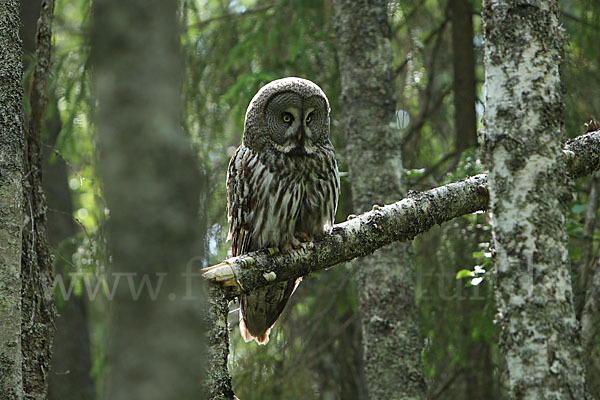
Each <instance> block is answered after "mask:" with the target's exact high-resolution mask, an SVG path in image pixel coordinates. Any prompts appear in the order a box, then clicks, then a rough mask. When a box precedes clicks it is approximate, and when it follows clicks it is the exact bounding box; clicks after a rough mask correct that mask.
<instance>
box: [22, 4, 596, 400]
mask: <svg viewBox="0 0 600 400" xmlns="http://www.w3.org/2000/svg"><path fill="white" fill-rule="evenodd" d="M98 2H99V3H100V1H98ZM26 3H29V2H26ZM24 10H25V7H24ZM480 10H481V3H480V1H478V0H475V1H472V2H471V1H468V0H448V2H437V1H431V0H399V1H390V2H388V20H389V21H390V25H391V29H392V49H393V54H394V71H395V74H396V81H395V83H396V85H395V87H396V93H395V96H396V99H397V105H396V116H397V120H396V126H395V129H396V131H397V134H398V135H399V137H400V138H401V139H402V154H403V164H404V167H405V169H406V178H407V180H406V181H407V186H408V189H409V190H423V189H426V188H429V187H434V186H438V185H439V184H442V183H446V182H449V181H453V180H457V179H460V178H462V177H465V176H467V175H472V174H475V173H478V172H480V171H481V163H480V161H479V158H478V157H479V156H478V152H477V150H476V144H475V138H474V135H475V133H476V129H477V128H479V127H481V125H480V117H481V113H482V111H483V104H482V98H483V96H482V95H481V84H482V82H483V67H482V61H481V59H482V54H481V51H482V37H481V27H480V17H479V13H480ZM561 10H562V16H563V23H564V26H565V29H566V31H567V33H568V34H569V37H570V43H569V45H568V47H567V48H566V54H565V62H564V64H563V65H562V77H563V85H564V89H565V97H564V100H565V112H564V118H565V131H566V134H567V136H569V137H574V136H577V135H579V134H581V133H583V132H584V127H583V123H584V122H586V121H587V120H589V118H590V117H593V116H595V117H598V115H599V114H600V113H599V111H600V97H599V96H597V93H598V92H599V91H600V73H599V72H600V71H598V69H599V65H600V49H599V48H598V46H597V40H596V35H597V31H598V28H600V26H598V22H597V21H598V20H599V19H598V13H599V12H600V11H598V10H600V2H599V1H598V0H565V1H562V2H561ZM24 12H25V11H24ZM177 12H178V14H177V15H178V18H179V20H180V24H181V27H182V30H181V32H180V38H181V41H180V43H181V52H180V54H179V57H180V59H181V62H182V64H183V65H184V72H183V85H182V87H181V93H182V97H183V98H182V103H181V104H182V105H183V107H182V108H181V121H182V129H183V131H184V132H185V133H186V134H187V136H188V138H189V139H190V140H191V141H192V142H193V144H194V149H196V150H197V153H198V156H199V157H198V159H199V160H201V163H200V165H199V168H200V169H201V171H202V174H203V176H204V177H205V181H204V184H203V186H204V192H203V193H202V194H201V198H200V202H201V204H202V205H203V206H202V207H200V209H199V217H198V224H199V229H200V231H204V230H205V231H206V236H205V239H204V241H203V244H202V245H201V246H202V247H203V248H202V249H199V250H198V252H197V253H198V254H204V255H205V256H204V258H203V261H202V263H203V265H210V264H214V263H216V262H218V261H220V260H222V259H223V258H225V257H226V255H227V249H228V244H227V243H226V242H225V238H226V232H227V221H226V212H225V207H226V201H225V174H226V170H227V163H228V161H229V158H230V157H231V155H232V154H233V151H234V150H235V148H236V147H237V146H238V145H239V143H240V140H241V134H242V130H243V117H244V113H245V110H246V107H247V105H248V103H249V101H250V99H251V98H252V96H253V95H254V94H255V93H256V91H257V90H258V89H259V88H260V87H261V86H262V85H263V84H265V83H266V82H268V81H270V80H273V79H277V78H281V77H284V76H300V77H304V78H307V79H310V80H312V81H314V82H316V83H317V84H319V85H320V86H321V87H322V88H323V90H324V91H325V93H326V94H327V95H328V97H329V100H330V102H331V107H332V141H333V143H334V145H335V147H336V149H337V153H338V163H339V167H340V171H341V172H342V196H341V203H340V206H339V208H338V216H337V221H342V220H344V219H345V218H346V216H347V215H349V214H350V213H351V211H352V195H351V191H350V185H349V181H348V177H347V171H348V166H347V158H346V157H347V155H346V153H345V147H346V135H345V132H344V131H343V130H342V129H341V114H340V113H341V109H340V101H339V100H340V99H339V97H340V93H341V88H340V73H339V69H338V62H337V57H336V47H335V43H336V40H335V39H336V38H335V32H334V29H333V27H334V24H333V20H332V18H333V6H332V2H331V0H324V1H317V0H273V1H272V2H269V1H261V2H259V1H254V0H248V1H244V0H234V1H228V0H196V1H193V0H189V1H188V0H186V1H180V2H179V3H178V10H177ZM55 16H56V17H55V22H54V33H55V36H54V41H55V62H54V72H53V74H52V75H51V79H50V83H49V88H50V89H49V90H50V92H51V93H50V98H51V102H50V105H49V107H48V115H47V119H48V121H54V124H52V123H48V124H47V125H46V136H45V137H46V138H47V139H46V144H47V145H48V151H47V154H46V156H47V163H46V164H45V165H46V167H45V168H46V169H47V171H45V177H47V178H48V181H47V182H50V179H52V182H54V183H53V184H52V185H51V186H52V187H53V188H55V189H57V190H58V189H59V188H62V191H61V194H60V195H61V196H66V197H63V200H60V201H58V202H57V203H55V204H56V205H55V206H52V205H51V204H52V201H51V199H52V198H53V197H52V196H54V195H51V191H50V188H49V189H48V202H49V204H50V209H49V214H48V219H49V234H50V235H51V238H50V245H51V247H52V250H53V253H54V254H55V265H56V267H55V268H56V271H58V272H60V271H67V272H92V273H99V274H101V273H105V272H106V269H107V268H109V256H108V254H109V253H108V252H107V249H106V240H105V236H106V234H105V228H106V225H105V224H106V221H107V219H108V216H109V215H110V212H109V210H108V207H107V206H106V203H105V198H104V191H103V190H102V188H103V187H104V184H105V183H103V182H102V179H101V178H100V173H99V166H100V163H99V161H98V160H99V159H98V152H97V149H96V144H95V143H96V126H95V125H94V118H93V113H94V110H95V107H96V100H95V97H94V96H95V93H93V91H92V90H91V75H92V69H91V67H90V65H91V64H90V58H89V54H90V35H89V32H90V29H91V25H90V23H91V20H92V19H93V17H94V16H93V14H92V12H91V9H90V3H89V2H86V1H83V0H58V1H57V2H56V12H55ZM24 21H25V19H24ZM25 26H27V25H26V24H24V28H25ZM29 26H30V25H29ZM27 29H30V28H27ZM132 29H133V28H132ZM27 34H28V35H31V34H32V33H27ZM140 34H141V33H140ZM24 35H25V33H24ZM23 37H24V39H25V36H23ZM156 56H157V57H161V56H163V57H166V55H162V54H156ZM26 57H27V55H26ZM52 98H54V100H52ZM473 110H474V111H475V113H473ZM53 132H54V133H53ZM131 167H132V168H135V166H133V165H132V166H131ZM53 168H54V169H59V170H61V171H62V172H57V174H58V175H57V176H59V177H55V175H54V172H52V169H53ZM591 182H592V179H591V178H585V179H581V180H578V181H577V182H574V184H573V189H574V191H575V193H576V196H575V197H574V200H573V201H572V202H571V204H570V214H569V220H568V232H569V235H570V236H569V237H570V249H569V250H570V255H571V258H572V263H573V276H574V282H575V284H576V286H575V287H576V289H575V292H576V293H577V295H578V296H580V297H581V296H585V293H586V290H587V289H588V288H587V285H588V282H587V281H583V282H581V281H580V280H579V279H578V277H579V276H580V275H581V274H580V272H579V263H580V261H581V260H580V259H581V256H582V254H584V258H585V260H584V261H585V263H587V264H589V263H591V264H593V265H596V262H595V261H594V260H597V258H598V246H597V241H594V240H593V239H597V235H598V233H597V230H593V231H592V234H591V238H592V240H589V237H590V234H589V233H588V234H587V235H584V222H585V220H586V210H587V203H588V193H589V191H590V187H591ZM67 187H68V190H69V192H68V193H67V192H66V189H67ZM56 196H59V194H57V195H56ZM69 202H70V203H69ZM70 204H71V205H70ZM593 211H594V212H593V213H592V215H596V213H597V210H593ZM588 214H589V213H588ZM67 215H68V216H70V217H71V221H70V222H69V221H68V219H64V221H63V225H61V226H64V227H65V229H64V230H62V228H61V231H60V232H59V231H58V230H57V231H56V233H52V232H53V231H52V229H54V228H56V229H58V226H59V224H60V223H59V221H58V220H59V219H61V216H62V217H66V216H67ZM53 220H55V221H56V222H52V221H53ZM73 221H74V223H73ZM53 226H54V228H53ZM490 236H491V234H490V230H489V225H488V220H487V216H486V214H485V213H480V214H476V215H470V216H465V217H463V218H459V219H456V220H454V221H452V222H450V223H447V224H444V225H443V226H441V227H439V228H436V229H433V230H431V231H430V232H428V233H426V234H425V235H423V236H421V237H419V238H417V239H416V240H415V241H414V242H413V250H414V252H415V258H414V265H415V269H416V302H417V307H418V310H417V311H418V315H419V324H420V332H421V335H422V339H423V342H424V344H425V349H424V352H423V354H422V357H423V362H424V366H425V376H426V379H427V381H428V387H429V392H430V397H431V398H433V399H455V398H469V399H491V398H493V399H504V398H506V397H507V394H506V387H505V379H506V376H505V373H504V366H503V361H502V355H501V354H499V353H498V349H497V346H496V339H497V337H496V336H497V332H496V329H495V327H494V323H493V320H494V313H495V305H494V300H493V289H492V282H491V281H490V279H491V276H490V274H489V273H488V272H489V269H490V267H491V261H490V248H489V246H490V245H489V244H490V240H491V238H490ZM586 238H587V239H586ZM353 274H354V266H353V264H347V265H344V266H340V267H338V268H334V269H332V270H331V271H327V272H323V273H318V274H314V275H312V276H311V277H308V278H306V279H305V281H304V283H303V284H302V285H301V286H300V287H299V288H298V290H297V293H296V294H295V295H294V297H293V299H292V301H291V304H290V305H289V306H288V309H287V311H286V312H285V313H284V315H283V316H282V318H281V320H280V322H279V323H278V324H277V326H276V327H275V329H274V331H273V333H272V334H271V341H270V343H269V345H268V346H256V345H254V344H245V343H243V340H242V339H241V338H240V337H239V334H238V332H237V312H236V308H237V306H235V305H232V307H231V308H232V312H231V314H230V323H231V328H232V334H231V358H230V371H231V373H232V375H233V385H234V390H235V392H236V394H237V396H238V397H239V398H241V399H244V400H250V399H282V398H290V399H296V398H297V399H327V400H329V399H364V398H366V395H365V387H366V385H365V379H364V376H363V373H362V365H361V363H362V355H361V348H362V346H361V333H360V323H359V318H358V316H357V303H358V298H357V292H356V287H355V281H354V278H353ZM457 278H459V279H457ZM87 283H90V282H87ZM90 284H91V286H92V287H93V285H94V282H91V283H90ZM67 285H68V283H67ZM582 285H583V287H582ZM73 287H74V296H75V298H76V299H77V305H76V310H75V312H73V313H72V312H71V311H69V308H68V307H70V306H75V303H72V304H71V303H70V301H72V299H71V300H69V301H68V302H65V301H61V293H60V291H58V290H57V296H58V312H59V314H60V315H61V318H60V319H59V320H58V322H57V339H56V342H55V359H54V365H55V368H54V370H53V371H51V372H50V374H51V377H50V382H52V381H53V380H57V381H58V380H59V379H64V376H63V375H65V374H66V375H68V376H69V379H73V380H74V384H75V385H79V387H81V388H86V392H85V394H82V395H81V396H80V397H78V398H93V397H94V396H97V398H104V395H105V394H104V393H103V392H102V388H103V386H104V380H105V378H106V376H107V374H108V366H109V364H108V362H107V357H106V354H107V349H108V343H107V331H108V326H109V325H108V321H109V314H110V313H109V312H110V303H109V302H108V301H107V298H106V297H105V296H101V295H99V296H96V297H95V298H94V299H93V300H91V301H90V300H89V299H88V296H87V295H86V293H87V292H86V290H87V286H86V281H85V280H84V279H75V282H74V286H73ZM101 290H102V291H105V290H107V289H106V287H102V288H101ZM61 319H62V320H63V321H61ZM61 324H65V325H64V326H66V327H68V328H66V332H68V333H67V339H66V340H61V335H60V332H61ZM87 337H89V343H88V340H86V338H87ZM69 338H70V340H71V341H69ZM74 339H77V346H73V344H74V342H73V340H74ZM171 340H173V341H177V340H178V337H177V334H176V333H174V334H173V337H172V339H171ZM597 343H598V340H597V339H596V345H595V347H594V346H592V347H591V348H592V351H591V352H590V353H591V354H592V355H591V356H590V358H589V364H588V365H589V366H590V367H591V368H590V372H589V373H590V374H595V375H593V376H598V371H599V369H598V365H599V364H600V363H599V361H598V359H599V356H598V347H599V346H598V344H597ZM88 349H89V354H90V357H89V359H87V358H86V356H85V354H87V351H88ZM82 355H83V357H84V359H83V360H81V359H80V357H82ZM78 360H79V361H78ZM82 367H83V368H84V371H83V372H82V373H80V372H78V370H77V368H82ZM87 368H90V370H89V371H85V369H87ZM89 377H91V378H92V379H93V381H94V382H95V390H91V388H90V382H89V381H88V378H89ZM594 382H596V383H594ZM597 382H600V379H595V380H589V383H590V385H591V386H594V385H598V383H597ZM593 389H594V390H596V393H598V388H597V387H595V388H593ZM50 393H51V395H52V393H53V390H52V385H51V390H50ZM56 393H58V392H56ZM54 398H66V397H62V396H60V395H58V396H56V397H54Z"/></svg>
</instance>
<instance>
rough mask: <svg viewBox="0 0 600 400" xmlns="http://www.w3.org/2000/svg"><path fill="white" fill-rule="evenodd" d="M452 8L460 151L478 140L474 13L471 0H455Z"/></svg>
mask: <svg viewBox="0 0 600 400" xmlns="http://www.w3.org/2000/svg"><path fill="white" fill-rule="evenodd" d="M448 11H449V12H450V21H452V66H453V69H454V71H453V72H454V129H455V130H456V145H455V148H456V150H457V151H459V152H460V151H462V150H464V149H466V148H467V147H470V146H474V145H476V144H477V118H476V116H475V98H476V97H475V54H474V51H473V17H472V10H471V3H470V1H469V0H451V1H450V6H449V8H448Z"/></svg>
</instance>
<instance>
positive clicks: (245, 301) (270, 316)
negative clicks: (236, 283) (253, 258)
mask: <svg viewBox="0 0 600 400" xmlns="http://www.w3.org/2000/svg"><path fill="white" fill-rule="evenodd" d="M301 280H302V278H298V279H292V280H289V281H287V282H279V283H275V284H273V285H269V286H267V287H264V288H262V289H258V290H255V291H254V292H252V293H248V294H242V295H240V334H241V335H242V337H243V338H244V340H245V341H246V342H249V341H251V340H256V343H258V344H267V343H268V342H269V332H271V328H273V325H275V323H276V322H277V320H278V319H279V316H280V315H281V313H282V312H283V309H284V308H285V305H286V304H287V302H288V300H289V299H290V297H292V294H293V293H294V290H296V287H298V284H299V283H300V281H301Z"/></svg>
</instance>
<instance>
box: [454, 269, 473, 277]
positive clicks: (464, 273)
mask: <svg viewBox="0 0 600 400" xmlns="http://www.w3.org/2000/svg"><path fill="white" fill-rule="evenodd" d="M472 276H473V275H472V272H471V271H469V270H468V269H461V270H460V271H458V272H457V273H456V279H462V278H470V277H472Z"/></svg>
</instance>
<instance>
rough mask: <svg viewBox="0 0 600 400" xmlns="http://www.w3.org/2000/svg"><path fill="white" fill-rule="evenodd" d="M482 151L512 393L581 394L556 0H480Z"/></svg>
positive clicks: (571, 396) (561, 40)
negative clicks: (483, 94)
mask: <svg viewBox="0 0 600 400" xmlns="http://www.w3.org/2000/svg"><path fill="white" fill-rule="evenodd" d="M482 18H483V26H484V34H485V60H484V61H485V69H486V79H485V82H486V83H485V84H486V111H485V126H486V133H485V143H484V145H485V157H486V162H487V166H488V168H489V170H490V172H489V176H488V178H489V183H490V197H491V210H492V214H493V220H492V227H493V237H494V246H495V261H496V299H497V305H498V317H497V320H498V323H499V326H500V329H501V330H500V347H501V349H502V353H503V354H504V355H505V357H506V362H507V369H508V374H509V385H510V390H511V392H512V396H514V398H517V399H543V398H560V399H584V398H586V397H585V396H586V394H585V390H584V387H585V379H584V368H583V365H582V362H581V354H580V350H581V347H580V338H579V334H578V329H577V320H576V319H575V312H574V306H573V293H572V288H571V278H570V269H569V255H568V252H567V233H566V217H565V212H566V208H565V202H566V201H567V200H568V199H569V197H570V194H569V192H568V191H567V176H566V169H565V163H564V161H563V157H562V154H561V144H560V143H561V142H560V139H561V118H560V116H561V112H562V108H563V103H562V98H561V83H560V76H559V64H560V62H561V60H562V48H563V44H564V41H565V35H564V32H563V30H562V28H561V27H560V24H559V20H558V5H557V2H556V1H552V0H542V1H536V2H525V1H517V2H514V1H507V0H492V1H490V0H487V1H485V2H484V5H483V15H482Z"/></svg>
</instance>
